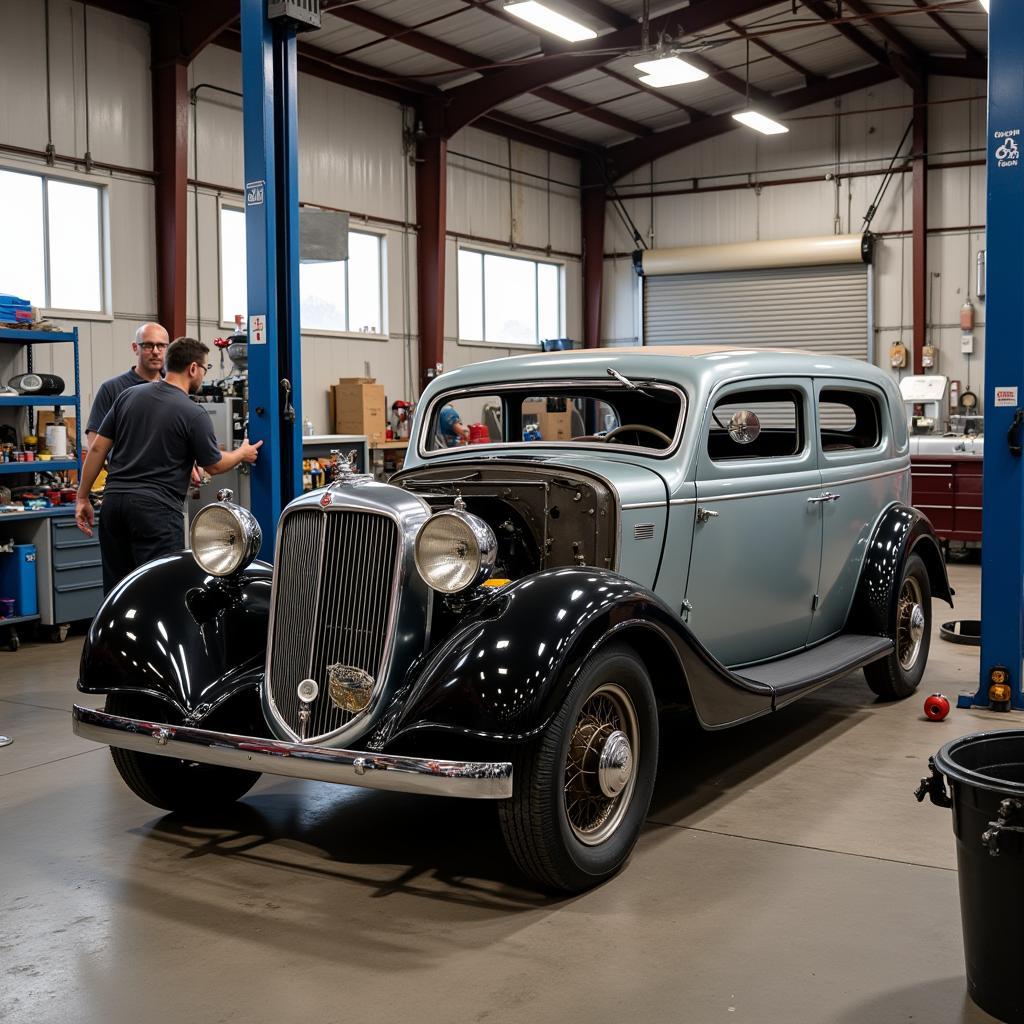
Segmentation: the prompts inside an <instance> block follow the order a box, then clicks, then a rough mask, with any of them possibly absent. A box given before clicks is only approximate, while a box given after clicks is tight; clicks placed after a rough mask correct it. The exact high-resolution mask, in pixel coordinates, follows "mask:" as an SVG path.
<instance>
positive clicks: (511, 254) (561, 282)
mask: <svg viewBox="0 0 1024 1024" xmlns="http://www.w3.org/2000/svg"><path fill="white" fill-rule="evenodd" d="M463 252H471V253H475V254H477V255H479V256H480V257H481V260H482V262H481V266H480V323H481V332H482V333H485V334H486V331H487V301H486V299H487V274H486V267H487V264H486V257H487V256H503V257H505V258H506V259H514V260H522V261H523V262H525V263H532V264H533V265H534V268H536V267H538V266H541V265H543V266H550V267H554V268H555V269H556V270H557V271H558V337H560V338H561V337H565V323H566V309H565V305H566V303H565V271H566V263H565V261H564V260H555V259H544V258H538V257H534V256H527V255H521V254H520V253H518V252H515V251H512V250H509V249H501V248H498V247H494V248H490V247H487V246H483V245H462V244H457V245H456V249H455V340H456V343H457V344H459V345H465V346H469V347H477V348H479V347H480V346H487V347H488V348H522V349H527V350H534V349H536V348H537V347H538V346H539V345H540V343H541V340H542V339H541V337H540V323H539V317H540V284H539V275H538V273H537V271H536V269H534V275H533V301H534V329H535V331H536V334H537V337H536V339H535V340H534V341H497V340H492V339H490V338H464V337H463V336H462V311H461V306H462V302H461V289H462V278H461V274H460V271H459V256H460V255H461V254H462V253H463Z"/></svg>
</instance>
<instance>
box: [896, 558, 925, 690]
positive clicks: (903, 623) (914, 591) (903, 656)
mask: <svg viewBox="0 0 1024 1024" xmlns="http://www.w3.org/2000/svg"><path fill="white" fill-rule="evenodd" d="M924 628H925V615H924V598H923V595H922V594H921V586H920V584H919V583H918V582H917V580H916V579H915V578H914V577H913V576H908V577H907V578H906V579H905V580H904V581H903V586H902V587H901V588H900V598H899V606H898V609H897V612H896V652H897V655H898V657H899V659H900V666H901V667H902V668H903V669H904V670H905V671H908V672H909V671H910V670H911V669H913V667H914V665H915V664H916V663H917V659H918V657H919V656H920V654H921V646H922V643H921V642H922V640H923V639H924Z"/></svg>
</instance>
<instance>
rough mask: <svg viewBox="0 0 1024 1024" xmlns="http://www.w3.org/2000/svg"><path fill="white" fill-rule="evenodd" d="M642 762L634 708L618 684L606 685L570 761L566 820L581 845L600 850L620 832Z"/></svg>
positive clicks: (579, 730) (577, 729)
mask: <svg viewBox="0 0 1024 1024" xmlns="http://www.w3.org/2000/svg"><path fill="white" fill-rule="evenodd" d="M639 756H640V730H639V727H638V725H637V718H636V711H635V709H634V708H633V702H632V701H631V700H630V698H629V695H628V694H627V693H626V691H625V690H624V689H623V688H622V687H621V686H619V685H618V684H617V683H611V682H609V683H605V684H603V685H602V686H600V687H598V689H596V690H595V691H594V692H593V693H592V694H591V695H590V696H589V697H588V698H587V700H586V702H585V703H584V705H583V707H582V708H581V709H580V712H579V715H578V716H577V718H576V723H575V725H574V727H573V730H572V734H571V736H570V739H569V749H568V753H567V755H566V759H565V783H564V787H563V793H564V801H565V814H566V818H567V819H568V822H569V825H570V827H571V828H572V831H573V834H574V835H575V836H576V838H577V839H578V840H579V841H580V842H581V843H584V844H586V845H587V846H596V845H597V844H599V843H603V842H604V841H605V840H606V839H608V837H609V836H611V835H612V834H613V833H614V832H615V830H616V829H617V828H618V826H619V824H620V822H621V821H622V819H623V817H624V815H625V813H626V810H627V809H628V807H629V802H630V799H631V797H632V795H633V789H634V787H635V784H636V777H635V773H634V771H633V768H634V765H635V764H636V761H637V759H638V758H639Z"/></svg>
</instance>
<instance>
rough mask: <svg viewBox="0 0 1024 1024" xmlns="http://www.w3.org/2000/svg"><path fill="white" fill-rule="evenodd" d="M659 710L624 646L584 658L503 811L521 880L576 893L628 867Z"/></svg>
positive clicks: (645, 801)
mask: <svg viewBox="0 0 1024 1024" xmlns="http://www.w3.org/2000/svg"><path fill="white" fill-rule="evenodd" d="M657 712H658V709H657V702H656V700H655V696H654V688H653V687H652V685H651V680H650V676H649V675H648V673H647V669H646V668H645V667H644V664H643V662H641V661H640V659H639V658H638V657H637V656H636V654H635V653H634V652H633V651H632V650H631V649H630V648H628V647H625V646H621V645H617V644H616V645H612V646H608V647H604V648H602V649H600V650H598V651H596V652H595V653H594V654H592V655H591V656H590V658H589V659H588V660H587V661H586V662H585V663H584V665H583V668H582V669H581V670H580V674H579V677H578V678H577V680H576V682H575V684H574V685H573V687H572V689H571V690H570V692H569V695H568V697H567V698H566V700H565V703H564V704H563V705H562V707H561V708H560V709H559V711H558V713H557V714H556V715H555V717H554V719H553V720H552V722H551V724H550V725H549V727H548V728H547V729H546V730H545V732H544V733H543V734H542V735H540V736H539V737H538V738H537V739H536V740H534V741H533V743H531V744H529V745H528V746H526V747H525V748H524V749H523V750H522V751H521V752H520V753H519V755H518V756H517V757H516V759H515V762H514V774H513V778H514V779H515V790H514V793H513V796H512V798H511V799H510V800H508V801H506V802H505V803H503V804H501V805H500V807H499V817H500V821H501V830H502V834H503V835H504V837H505V842H506V844H507V846H508V849H509V852H510V853H511V854H512V857H513V859H514V860H515V862H516V864H517V865H518V866H519V868H520V869H521V870H522V871H523V872H524V874H526V875H528V876H530V877H531V878H532V879H534V880H535V881H537V882H539V883H540V884H541V885H542V886H544V887H546V888H549V889H554V890H559V891H562V892H581V891H583V890H584V889H589V888H591V887H592V886H595V885H598V884H599V883H601V882H603V881H604V880H605V879H606V878H609V877H610V876H611V875H613V874H614V873H615V872H616V871H618V869H619V868H620V867H621V866H622V865H623V864H624V863H625V861H626V859H627V857H628V856H629V854H630V852H631V851H632V849H633V846H634V845H635V844H636V840H637V836H638V835H639V833H640V828H641V826H642V825H643V823H644V818H645V817H646V815H647V810H648V808H649V806H650V803H651V795H652V793H653V791H654V776H655V772H656V770H657V765H658V713H657Z"/></svg>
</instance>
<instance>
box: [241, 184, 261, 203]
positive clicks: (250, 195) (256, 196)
mask: <svg viewBox="0 0 1024 1024" xmlns="http://www.w3.org/2000/svg"><path fill="white" fill-rule="evenodd" d="M263 185H264V182H262V181H247V182H246V183H245V205H246V206H262V205H263Z"/></svg>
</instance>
